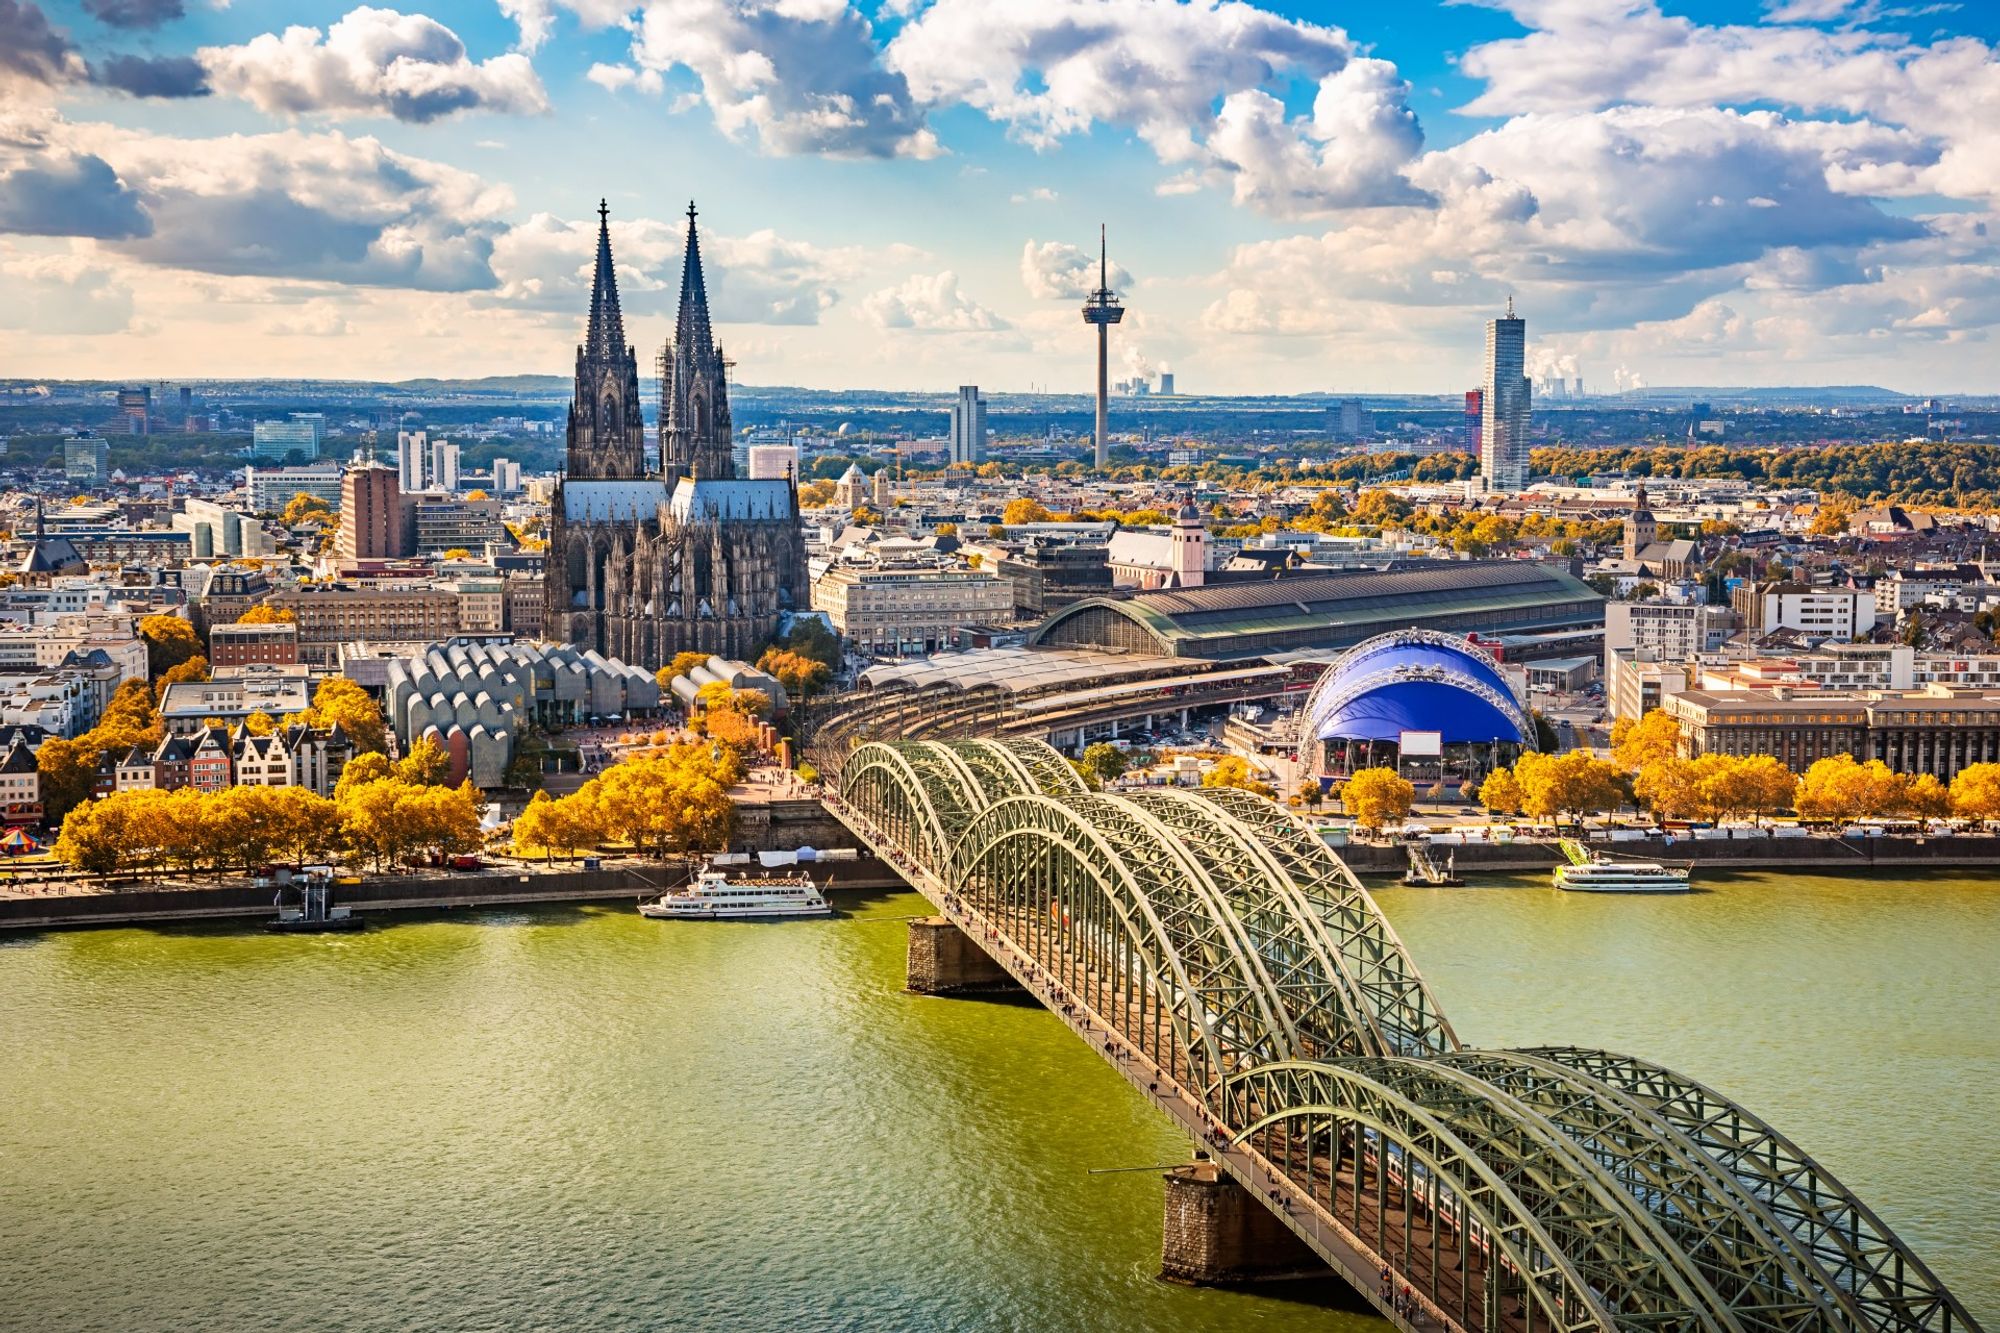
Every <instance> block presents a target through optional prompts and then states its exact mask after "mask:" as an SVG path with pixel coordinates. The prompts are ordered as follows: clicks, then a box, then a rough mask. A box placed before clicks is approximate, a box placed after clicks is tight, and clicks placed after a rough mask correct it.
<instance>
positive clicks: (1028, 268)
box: [1021, 240, 1132, 301]
mask: <svg viewBox="0 0 2000 1333" xmlns="http://www.w3.org/2000/svg"><path fill="white" fill-rule="evenodd" d="M1107 276H1108V277H1109V279H1110V282H1111V286H1112V288H1113V289H1114V290H1117V289H1122V288H1126V287H1130V286H1131V285H1132V275H1131V274H1130V273H1128V272H1126V271H1125V269H1124V267H1123V266H1122V265H1120V264H1118V263H1117V262H1115V261H1114V262H1113V263H1112V264H1111V266H1110V268H1109V270H1108V273H1107ZM1021 282H1022V285H1023V286H1025V287H1027V289H1028V295H1030V296H1032V297H1034V298H1035V299H1036V300H1037V301H1054V300H1080V299H1082V298H1083V297H1085V296H1088V295H1090V293H1091V292H1093V291H1096V290H1097V282H1098V271H1097V256H1096V255H1094V254H1091V253H1089V252H1088V251H1085V250H1083V249H1081V248H1080V247H1078V246H1074V245H1071V244H1070V243H1069V242H1068V241H1032V240H1031V241H1029V242H1028V243H1027V244H1026V245H1024V246H1022V247H1021Z"/></svg>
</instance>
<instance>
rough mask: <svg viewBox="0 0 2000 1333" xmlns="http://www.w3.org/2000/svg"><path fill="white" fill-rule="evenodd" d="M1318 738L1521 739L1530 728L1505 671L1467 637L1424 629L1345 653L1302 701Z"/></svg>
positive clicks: (1385, 636) (1372, 641)
mask: <svg viewBox="0 0 2000 1333" xmlns="http://www.w3.org/2000/svg"><path fill="white" fill-rule="evenodd" d="M1306 726H1307V728H1308V731H1307V734H1308V735H1310V736H1313V737H1316V738H1317V739H1319V740H1369V741H1392V742H1393V741H1396V740H1397V739H1399V738H1400V736H1401V735H1402V733H1403V732H1405V731H1435V732H1438V733H1439V734H1440V735H1441V736H1442V737H1443V738H1444V742H1445V743H1446V744H1447V745H1450V744H1455V743H1461V742H1473V741H1508V742H1511V743H1514V744H1520V743H1522V742H1524V741H1526V740H1528V739H1529V737H1530V736H1532V734H1533V732H1532V730H1531V729H1530V726H1529V723H1528V720H1527V718H1526V717H1525V716H1524V715H1523V714H1522V712H1521V707H1520V704H1519V703H1518V702H1517V701H1516V700H1515V698H1514V693H1513V690H1512V689H1511V688H1509V686H1508V684H1507V681H1506V678H1505V677H1504V676H1502V675H1501V674H1500V669H1499V668H1498V667H1497V666H1496V665H1495V664H1494V662H1493V660H1492V659H1491V658H1489V657H1487V656H1486V654H1485V653H1483V652H1481V651H1479V649H1477V648H1475V647H1473V646H1472V645H1471V644H1470V643H1468V642H1466V641H1465V640H1464V639H1459V638H1455V637H1453V636H1450V635H1445V634H1436V633H1432V632H1430V631H1427V630H1403V631H1398V632H1395V633H1390V634H1383V635H1380V636H1378V637H1376V638H1373V639H1370V640H1368V641H1367V642H1366V643H1363V644H1360V645H1358V646H1356V647H1354V648H1352V649H1350V650H1349V651H1347V652H1346V653H1344V654H1342V655H1341V657H1340V660H1339V661H1337V662H1335V663H1334V664H1333V665H1332V666H1330V667H1328V668H1327V670H1326V674H1325V675H1324V676H1322V677H1321V678H1320V681H1319V683H1318V684H1317V685H1315V686H1314V687H1313V692H1312V695H1311V697H1310V698H1309V699H1308V700H1307V701H1306Z"/></svg>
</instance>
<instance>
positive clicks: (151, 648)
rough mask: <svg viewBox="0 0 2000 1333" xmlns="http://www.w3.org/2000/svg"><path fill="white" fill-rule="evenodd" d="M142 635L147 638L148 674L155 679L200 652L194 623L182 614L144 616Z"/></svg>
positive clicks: (141, 627)
mask: <svg viewBox="0 0 2000 1333" xmlns="http://www.w3.org/2000/svg"><path fill="white" fill-rule="evenodd" d="M139 637H140V638H142V639H144V640H145V641H146V674H147V675H149V676H152V677H154V678H156V679H157V678H158V677H159V675H160V674H161V673H162V672H164V671H166V670H168V669H169V668H172V667H177V666H179V665H180V664H181V663H183V662H185V661H187V660H188V659H189V658H191V657H194V656H195V655H197V654H198V653H200V652H201V640H200V639H198V638H196V637H195V632H194V626H192V625H190V624H188V623H187V621H185V620H182V619H181V618H180V617H179V616H163V615H155V616H141V617H140V618H139Z"/></svg>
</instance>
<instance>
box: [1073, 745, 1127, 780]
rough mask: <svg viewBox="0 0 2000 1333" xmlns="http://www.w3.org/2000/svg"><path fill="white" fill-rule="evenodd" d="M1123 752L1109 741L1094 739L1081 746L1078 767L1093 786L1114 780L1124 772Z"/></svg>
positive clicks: (1124, 759) (1125, 761) (1125, 762)
mask: <svg viewBox="0 0 2000 1333" xmlns="http://www.w3.org/2000/svg"><path fill="white" fill-rule="evenodd" d="M1126 764H1127V760H1126V758H1125V752H1124V751H1123V750H1121V749H1119V748H1118V747H1117V746H1115V745H1113V744H1112V743H1111V742H1109V741H1095V742H1093V743H1091V744H1089V745H1086V746H1084V747H1083V758H1082V759H1081V760H1080V761H1079V764H1078V767H1079V768H1080V770H1081V771H1082V773H1083V776H1084V777H1085V778H1086V779H1087V780H1088V781H1089V782H1090V785H1091V786H1093V787H1102V786H1103V785H1104V784H1105V783H1107V782H1116V781H1117V780H1118V779H1119V778H1120V777H1122V776H1123V775H1124V773H1125V768H1126Z"/></svg>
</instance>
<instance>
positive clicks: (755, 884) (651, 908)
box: [639, 867, 833, 921]
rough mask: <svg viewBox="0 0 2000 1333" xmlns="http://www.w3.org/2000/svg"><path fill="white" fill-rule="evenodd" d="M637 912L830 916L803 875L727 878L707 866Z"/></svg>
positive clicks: (699, 917)
mask: <svg viewBox="0 0 2000 1333" xmlns="http://www.w3.org/2000/svg"><path fill="white" fill-rule="evenodd" d="M639 914H640V915H641V916H650V917H653V918H655V919H659V920H667V919H681V918H686V919H692V920H696V921H720V920H728V919H732V918H745V917H770V916H831V915H832V914H833V909H832V908H831V907H829V906H827V902H826V898H825V896H824V895H822V894H821V893H820V891H819V889H818V887H817V886H816V885H814V884H813V882H812V880H811V879H809V878H807V877H806V876H805V875H786V876H759V877H757V878H753V879H731V878H729V876H728V875H726V874H725V873H723V872H722V871H720V870H716V869H714V868H712V867H711V868H709V869H707V870H704V871H702V872H701V873H700V874H699V875H697V876H695V881H694V883H692V884H690V885H688V886H687V887H686V888H684V889H675V890H673V891H672V892H670V893H664V894H662V895H660V896H659V897H658V898H656V899H654V900H653V901H652V902H649V903H641V904H639Z"/></svg>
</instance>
